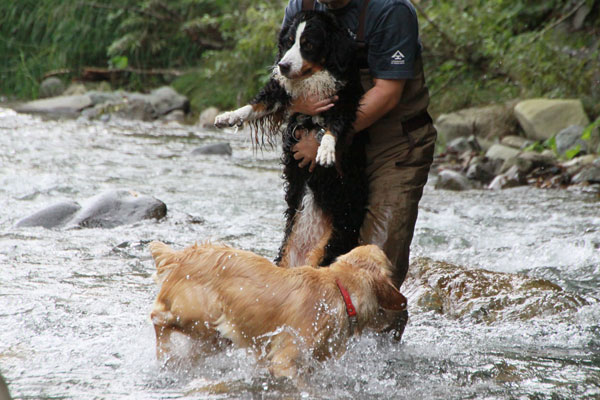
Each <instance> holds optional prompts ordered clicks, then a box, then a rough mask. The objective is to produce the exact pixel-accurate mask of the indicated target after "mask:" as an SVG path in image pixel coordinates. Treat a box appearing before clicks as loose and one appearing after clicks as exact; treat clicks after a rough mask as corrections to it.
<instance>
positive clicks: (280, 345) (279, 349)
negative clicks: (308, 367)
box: [267, 332, 300, 379]
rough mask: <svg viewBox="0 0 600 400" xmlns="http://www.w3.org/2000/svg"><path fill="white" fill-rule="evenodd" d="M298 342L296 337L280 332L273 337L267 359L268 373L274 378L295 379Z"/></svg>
mask: <svg viewBox="0 0 600 400" xmlns="http://www.w3.org/2000/svg"><path fill="white" fill-rule="evenodd" d="M298 340H299V339H298V338H297V337H296V335H292V334H290V333H289V332H282V333H280V334H278V335H276V336H275V337H273V341H272V342H271V345H270V349H269V353H268V355H267V359H268V363H269V367H268V368H269V371H270V372H271V374H272V375H273V376H274V377H276V378H277V377H281V376H285V377H288V378H290V379H296V378H297V376H298V359H299V358H300V349H299V348H298V344H297V343H298Z"/></svg>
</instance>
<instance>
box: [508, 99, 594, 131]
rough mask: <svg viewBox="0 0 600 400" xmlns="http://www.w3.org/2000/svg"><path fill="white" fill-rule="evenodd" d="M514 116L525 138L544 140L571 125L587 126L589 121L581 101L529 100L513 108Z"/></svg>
mask: <svg viewBox="0 0 600 400" xmlns="http://www.w3.org/2000/svg"><path fill="white" fill-rule="evenodd" d="M515 116H516V117H517V119H518V120H519V124H520V125H521V127H522V128H523V130H524V131H525V134H526V136H527V138H529V139H533V140H546V139H550V138H551V137H552V136H554V135H556V134H557V133H558V132H560V131H561V130H563V129H565V128H567V127H569V126H571V125H581V126H587V125H588V124H589V123H590V121H589V119H588V117H587V115H586V114H585V111H584V109H583V104H582V103H581V100H577V99H569V100H552V99H531V100H524V101H521V102H519V103H518V104H517V105H516V106H515Z"/></svg>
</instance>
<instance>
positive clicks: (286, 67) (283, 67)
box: [277, 62, 292, 75]
mask: <svg viewBox="0 0 600 400" xmlns="http://www.w3.org/2000/svg"><path fill="white" fill-rule="evenodd" d="M277 66H278V67H279V72H281V74H282V75H287V74H289V73H290V69H291V68H292V64H291V63H288V62H280V63H279V64H277Z"/></svg>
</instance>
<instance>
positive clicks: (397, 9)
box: [283, 0, 421, 79]
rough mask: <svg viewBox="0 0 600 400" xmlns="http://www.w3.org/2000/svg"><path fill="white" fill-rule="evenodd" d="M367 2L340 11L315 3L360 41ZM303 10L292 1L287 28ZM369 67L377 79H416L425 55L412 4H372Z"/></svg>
mask: <svg viewBox="0 0 600 400" xmlns="http://www.w3.org/2000/svg"><path fill="white" fill-rule="evenodd" d="M363 1H364V0H351V1H350V3H348V5H346V6H344V7H343V8H340V9H336V10H328V9H327V7H326V6H324V5H323V4H321V3H319V2H317V1H315V9H316V10H320V11H328V12H331V13H333V14H334V15H335V16H336V18H337V19H338V21H339V23H340V24H341V25H342V26H344V27H346V28H347V29H348V31H349V33H350V35H351V36H352V37H354V38H356V33H357V31H358V22H359V16H360V10H361V9H362V5H363ZM301 10H302V0H290V2H289V4H288V6H287V7H286V9H285V17H284V20H283V26H285V25H286V24H289V23H290V21H291V20H292V18H293V17H294V15H296V13H298V12H299V11H301ZM364 30H365V31H364V32H365V38H364V39H365V42H366V44H367V49H368V52H367V63H368V65H369V70H370V72H371V76H372V77H373V78H380V79H412V78H414V77H415V75H416V74H417V73H418V71H415V60H416V59H417V56H418V55H420V52H421V44H420V42H419V25H418V21H417V13H416V11H415V9H414V7H413V5H412V4H411V3H410V2H409V1H408V0H371V1H370V2H369V6H368V8H367V15H366V19H365V27H364Z"/></svg>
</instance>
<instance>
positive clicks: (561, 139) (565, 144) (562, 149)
mask: <svg viewBox="0 0 600 400" xmlns="http://www.w3.org/2000/svg"><path fill="white" fill-rule="evenodd" d="M584 129H585V128H584V127H583V126H579V125H571V126H569V127H567V128H565V129H563V130H562V131H560V132H558V133H557V134H556V152H557V153H558V154H560V155H564V154H565V153H566V152H567V150H570V149H575V148H576V147H577V146H579V152H580V153H581V154H586V153H587V151H588V148H587V143H586V141H585V140H582V139H581V135H582V134H583V130H584Z"/></svg>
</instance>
